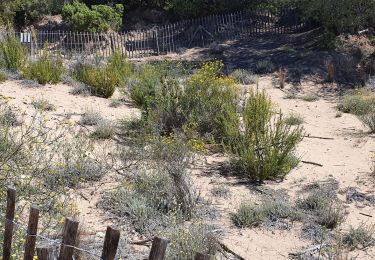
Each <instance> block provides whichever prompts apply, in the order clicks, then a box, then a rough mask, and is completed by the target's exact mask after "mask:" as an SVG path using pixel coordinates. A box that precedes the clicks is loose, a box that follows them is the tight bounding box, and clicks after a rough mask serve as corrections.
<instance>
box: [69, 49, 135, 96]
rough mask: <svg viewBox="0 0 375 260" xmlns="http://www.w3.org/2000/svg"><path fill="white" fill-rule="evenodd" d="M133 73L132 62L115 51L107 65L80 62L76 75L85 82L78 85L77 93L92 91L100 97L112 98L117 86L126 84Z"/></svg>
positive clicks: (76, 77)
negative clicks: (88, 89)
mask: <svg viewBox="0 0 375 260" xmlns="http://www.w3.org/2000/svg"><path fill="white" fill-rule="evenodd" d="M131 73H132V67H131V64H130V63H128V62H127V61H126V59H125V57H123V56H122V55H121V54H120V53H118V52H115V53H114V54H113V55H112V56H110V57H109V58H108V62H107V64H105V65H102V66H101V65H97V66H94V65H88V64H79V65H78V66H77V67H76V68H75V71H74V77H75V79H77V80H78V81H81V82H82V83H84V85H83V86H77V87H78V88H77V89H75V92H76V93H80V92H82V91H83V92H84V93H87V92H88V91H87V87H88V88H90V91H89V92H90V93H91V94H93V95H96V96H99V97H104V98H110V97H111V96H112V95H113V94H114V92H115V90H116V88H118V87H122V86H124V85H125V84H126V83H127V81H128V80H129V77H130V75H131Z"/></svg>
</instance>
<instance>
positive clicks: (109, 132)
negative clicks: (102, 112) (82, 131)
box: [91, 119, 116, 139]
mask: <svg viewBox="0 0 375 260" xmlns="http://www.w3.org/2000/svg"><path fill="white" fill-rule="evenodd" d="M115 129H116V128H115V125H114V123H113V122H111V121H110V120H106V119H103V120H101V121H100V122H97V124H96V127H95V130H94V132H93V133H92V134H91V137H92V138H94V139H110V138H112V137H113V136H114V135H115Z"/></svg>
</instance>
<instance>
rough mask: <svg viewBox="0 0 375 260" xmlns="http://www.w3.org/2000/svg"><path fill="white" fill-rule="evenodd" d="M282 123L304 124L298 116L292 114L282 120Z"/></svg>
mask: <svg viewBox="0 0 375 260" xmlns="http://www.w3.org/2000/svg"><path fill="white" fill-rule="evenodd" d="M284 122H285V124H287V125H301V124H303V123H304V119H303V117H302V116H301V115H300V114H296V113H292V114H290V115H288V116H287V117H286V118H284Z"/></svg>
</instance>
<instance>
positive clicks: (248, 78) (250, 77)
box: [230, 69, 256, 85]
mask: <svg viewBox="0 0 375 260" xmlns="http://www.w3.org/2000/svg"><path fill="white" fill-rule="evenodd" d="M230 76H231V77H232V78H234V79H235V80H236V82H238V83H240V84H244V85H250V84H254V83H255V82H256V76H255V75H254V74H253V73H252V72H250V71H248V70H244V69H236V70H234V71H233V72H232V73H231V74H230Z"/></svg>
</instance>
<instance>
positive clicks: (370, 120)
mask: <svg viewBox="0 0 375 260" xmlns="http://www.w3.org/2000/svg"><path fill="white" fill-rule="evenodd" d="M358 118H359V119H360V120H361V121H362V123H363V124H364V125H365V126H367V127H368V128H369V129H370V132H371V133H375V107H372V108H371V110H370V111H368V113H366V114H365V115H360V116H358Z"/></svg>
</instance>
